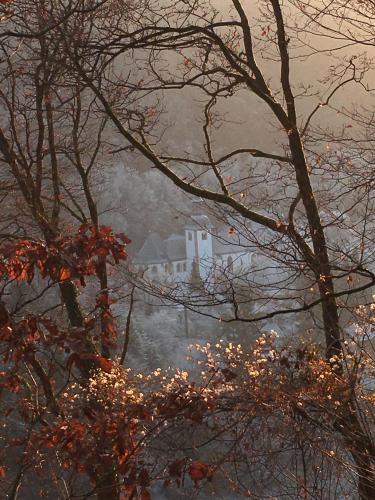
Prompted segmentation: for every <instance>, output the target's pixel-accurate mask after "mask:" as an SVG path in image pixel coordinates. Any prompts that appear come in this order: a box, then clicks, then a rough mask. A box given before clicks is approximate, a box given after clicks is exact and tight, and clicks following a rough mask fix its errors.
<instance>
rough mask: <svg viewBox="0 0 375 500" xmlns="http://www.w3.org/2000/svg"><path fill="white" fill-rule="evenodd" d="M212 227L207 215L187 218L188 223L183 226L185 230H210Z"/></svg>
mask: <svg viewBox="0 0 375 500" xmlns="http://www.w3.org/2000/svg"><path fill="white" fill-rule="evenodd" d="M212 228H213V225H212V224H211V222H210V219H209V218H208V217H207V215H192V216H191V217H190V218H189V221H188V223H187V224H186V226H185V229H203V230H204V229H208V230H210V229H212Z"/></svg>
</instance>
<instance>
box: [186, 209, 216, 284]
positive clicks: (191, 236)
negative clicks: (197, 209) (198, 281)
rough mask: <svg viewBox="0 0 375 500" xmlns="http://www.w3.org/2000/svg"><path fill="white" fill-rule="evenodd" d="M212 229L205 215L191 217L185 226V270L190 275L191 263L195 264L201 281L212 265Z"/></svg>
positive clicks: (206, 275)
mask: <svg viewBox="0 0 375 500" xmlns="http://www.w3.org/2000/svg"><path fill="white" fill-rule="evenodd" d="M212 228H213V226H212V224H211V223H210V220H209V218H208V217H207V215H192V216H191V217H190V221H189V223H188V224H187V225H186V226H185V242H186V260H187V269H188V272H189V273H191V271H192V267H193V262H194V261H195V262H197V263H198V266H199V274H200V276H201V278H202V279H203V280H205V279H206V278H207V277H208V275H209V272H210V268H211V267H212V264H213V246H212V235H211V232H212Z"/></svg>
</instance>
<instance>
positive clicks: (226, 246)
mask: <svg viewBox="0 0 375 500" xmlns="http://www.w3.org/2000/svg"><path fill="white" fill-rule="evenodd" d="M190 222H191V223H190V224H188V225H187V226H185V229H191V230H197V229H203V230H204V229H205V228H206V229H207V232H209V233H211V234H212V247H213V248H212V250H213V256H215V255H218V256H219V255H225V254H235V253H239V254H241V253H245V252H248V251H249V243H248V241H247V240H246V238H244V237H243V236H241V234H239V233H234V234H233V235H229V234H228V232H227V230H222V231H219V233H217V234H216V235H215V234H214V232H211V231H212V229H213V226H212V224H211V222H210V220H209V218H208V217H207V216H206V215H193V216H191V219H190ZM186 258H187V255H186V238H185V235H183V234H171V235H170V236H169V237H168V238H167V239H165V240H163V239H162V238H161V236H160V235H159V234H157V233H150V234H149V235H148V237H147V238H146V241H145V242H144V244H143V245H142V247H141V249H140V250H139V252H138V253H137V255H136V256H135V258H134V263H135V264H141V265H148V264H162V263H165V262H175V261H179V260H186Z"/></svg>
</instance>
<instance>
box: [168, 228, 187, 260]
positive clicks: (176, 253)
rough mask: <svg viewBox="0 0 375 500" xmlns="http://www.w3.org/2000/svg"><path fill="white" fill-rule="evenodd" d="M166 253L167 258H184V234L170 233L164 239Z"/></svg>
mask: <svg viewBox="0 0 375 500" xmlns="http://www.w3.org/2000/svg"><path fill="white" fill-rule="evenodd" d="M165 246H166V253H167V257H168V259H169V260H185V259H186V241H185V236H183V235H180V234H172V235H171V236H170V237H169V238H168V239H167V240H165Z"/></svg>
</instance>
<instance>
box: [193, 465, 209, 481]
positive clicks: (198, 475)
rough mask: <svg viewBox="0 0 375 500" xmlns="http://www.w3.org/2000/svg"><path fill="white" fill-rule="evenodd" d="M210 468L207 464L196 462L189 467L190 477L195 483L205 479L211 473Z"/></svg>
mask: <svg viewBox="0 0 375 500" xmlns="http://www.w3.org/2000/svg"><path fill="white" fill-rule="evenodd" d="M209 470H210V469H209V467H208V465H207V464H205V463H203V462H199V461H194V462H192V463H191V465H190V467H189V475H190V477H191V479H192V481H194V482H195V483H197V482H198V481H201V480H202V479H205V478H206V477H207V475H208V473H209Z"/></svg>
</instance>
